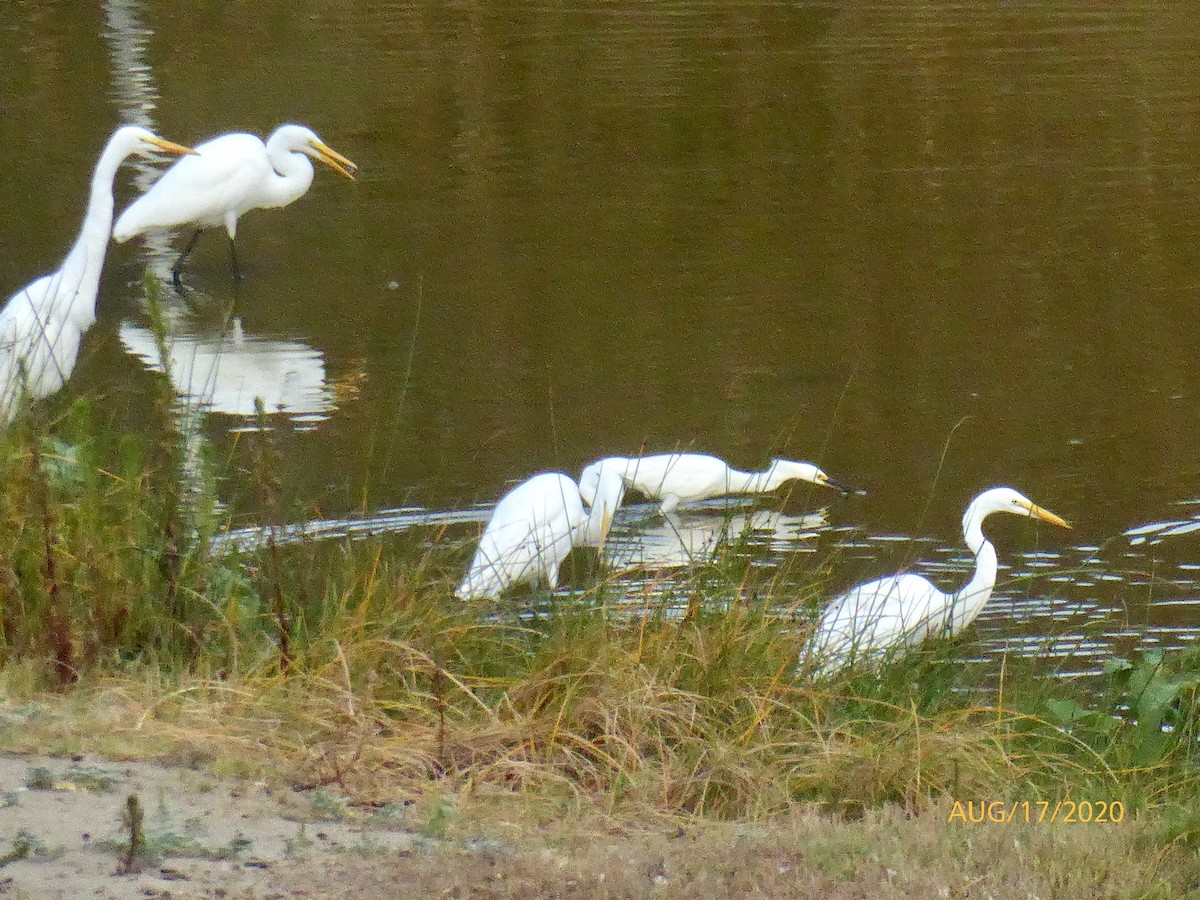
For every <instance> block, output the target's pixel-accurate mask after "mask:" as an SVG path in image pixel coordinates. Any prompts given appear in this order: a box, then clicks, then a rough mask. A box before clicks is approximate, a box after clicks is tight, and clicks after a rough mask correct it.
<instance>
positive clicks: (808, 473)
mask: <svg viewBox="0 0 1200 900" xmlns="http://www.w3.org/2000/svg"><path fill="white" fill-rule="evenodd" d="M769 471H770V473H771V483H772V485H773V486H778V485H780V484H783V483H784V482H785V481H792V480H793V479H794V480H797V481H809V482H812V483H813V484H820V485H824V486H825V487H829V488H833V489H834V490H835V491H841V492H842V493H843V494H859V493H865V491H861V490H859V489H857V488H852V487H850V486H849V485H846V484H842V483H841V482H839V481H834V480H833V479H832V478H830V477H829V476H828V475H826V474H825V473H824V472H822V471H821V470H820V469H818V468H817V467H816V466H814V465H813V464H812V463H806V462H793V461H792V460H790V459H773V460H771V468H770V469H769Z"/></svg>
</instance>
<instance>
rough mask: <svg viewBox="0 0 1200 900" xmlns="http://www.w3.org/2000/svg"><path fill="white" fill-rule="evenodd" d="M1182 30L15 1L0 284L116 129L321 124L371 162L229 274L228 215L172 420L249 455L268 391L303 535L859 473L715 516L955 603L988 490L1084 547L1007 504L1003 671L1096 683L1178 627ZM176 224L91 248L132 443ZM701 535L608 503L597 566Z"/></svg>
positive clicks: (533, 9)
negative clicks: (608, 523) (512, 497)
mask: <svg viewBox="0 0 1200 900" xmlns="http://www.w3.org/2000/svg"><path fill="white" fill-rule="evenodd" d="M1198 44H1200V19H1198V18H1197V17H1196V16H1195V15H1194V14H1193V11H1192V10H1191V9H1190V8H1187V7H1172V6H1170V5H1166V6H1160V5H1157V4H1149V3H1145V4H1142V3H1132V4H1109V5H1097V4H1093V3H1087V2H1058V3H1054V2H1051V3H1044V2H1037V3H1033V2H1029V3H1022V2H1016V3H1005V4H996V3H991V2H966V3H956V4H931V3H917V2H912V3H909V2H901V3H889V4H878V5H875V4H871V3H804V2H794V3H751V2H744V3H703V2H687V0H682V2H645V0H629V2H620V0H618V2H613V3H605V4H594V3H569V2H568V3H559V4H546V5H539V4H512V3H499V2H451V3H417V4H408V3H394V2H370V0H359V2H354V0H344V2H339V3H332V4H331V3H326V2H303V0H301V2H295V0H289V2H282V0H259V2H256V3H254V4H249V5H245V4H238V5H231V4H227V3H218V2H211V3H199V4H187V5H178V4H156V3H150V2H136V0H124V2H118V0H109V2H105V3H102V4H98V5H80V4H78V3H76V2H66V0H60V2H41V0H39V2H32V0H29V2H20V0H17V2H13V3H11V4H9V5H8V6H7V8H6V11H5V13H4V14H3V16H2V17H0V60H2V61H3V66H2V68H0V110H2V115H0V154H2V155H3V157H4V158H5V159H6V160H7V161H8V163H7V166H6V174H5V177H4V178H3V179H2V180H0V210H3V213H2V215H0V285H7V286H9V287H8V288H6V289H5V290H6V291H8V290H12V289H15V288H17V287H18V286H20V285H21V284H24V283H26V282H27V281H29V280H30V279H31V278H32V277H34V276H35V275H37V274H40V273H42V272H45V271H49V270H50V269H52V268H54V267H55V266H56V265H57V263H58V261H59V260H60V259H61V257H62V255H63V254H64V253H65V251H66V249H67V247H68V246H69V244H70V242H71V239H72V236H73V235H74V233H75V231H76V230H77V228H78V224H79V219H80V217H81V214H82V202H83V197H84V189H85V185H86V181H87V178H88V175H89V173H90V170H91V166H92V165H93V163H94V161H95V158H96V155H97V154H98V152H99V148H100V147H101V146H102V145H103V142H104V140H105V139H106V137H107V135H108V134H109V133H110V132H111V131H112V129H113V128H114V127H115V126H116V125H118V124H120V123H122V122H127V121H128V122H138V123H140V124H145V125H149V126H151V127H153V128H155V129H156V130H157V131H158V132H159V133H160V134H162V135H163V136H165V137H167V138H169V139H172V140H176V141H180V142H184V143H198V142H199V141H202V140H204V139H205V138H207V137H210V136H212V135H214V134H217V133H220V132H224V131H230V130H248V131H254V132H257V133H260V134H266V133H268V132H269V131H270V130H271V129H272V128H273V127H274V126H276V125H277V124H280V123H282V122H286V121H298V122H302V123H305V124H307V125H310V126H311V127H313V128H314V129H315V130H316V131H317V132H318V133H319V134H320V135H321V136H322V137H323V138H324V139H325V140H326V141H327V142H328V143H329V144H330V145H332V146H333V147H335V148H336V149H338V150H339V151H341V152H343V153H345V154H346V155H347V156H349V157H350V158H351V159H353V160H354V161H355V162H356V163H358V164H359V166H360V167H361V174H360V177H359V179H358V181H357V182H355V183H349V182H347V181H345V180H343V179H341V178H339V177H337V176H336V175H334V174H333V173H330V172H329V171H327V170H322V171H321V172H318V174H317V177H316V179H315V181H314V184H313V187H312V189H311V190H310V191H309V193H308V194H307V195H306V196H305V197H304V198H303V199H302V200H301V201H299V202H297V203H296V204H294V205H293V206H291V207H289V208H287V209H286V210H282V211H271V212H254V213H251V214H249V215H247V216H246V217H245V218H244V219H243V220H242V223H241V227H240V229H239V232H238V241H239V255H240V260H241V263H242V268H243V271H244V273H245V278H244V280H243V281H242V282H241V283H240V285H239V286H238V288H237V289H236V290H235V287H234V283H233V281H232V280H231V278H230V275H229V269H228V257H227V248H226V246H225V241H224V239H223V237H219V236H210V237H209V238H207V240H205V241H202V242H201V244H200V245H199V246H198V248H197V250H196V251H195V253H194V254H193V256H192V258H191V259H190V261H189V265H188V269H187V288H186V290H185V291H184V293H183V295H182V296H177V295H175V294H174V293H173V292H170V291H168V292H167V296H168V298H169V300H170V319H171V327H172V331H173V332H174V334H175V336H176V340H175V343H174V347H173V350H172V367H171V368H172V371H173V374H174V377H175V379H176V381H177V387H178V389H179V391H180V392H181V394H182V395H183V396H185V397H187V398H190V403H191V404H192V406H193V407H195V406H196V405H198V404H199V405H202V406H206V407H207V410H208V411H207V412H206V414H204V415H195V416H189V417H188V423H189V427H190V428H193V429H194V430H195V432H196V439H197V440H204V441H209V442H212V443H214V444H215V445H216V446H217V447H218V448H219V449H220V450H221V451H222V452H224V453H227V454H230V455H232V456H233V457H235V458H236V457H237V456H238V455H239V453H241V452H242V450H241V442H240V440H239V434H240V433H241V431H243V430H244V429H245V428H247V427H248V426H249V424H250V423H251V419H250V418H249V416H250V414H251V412H252V410H253V406H254V397H255V396H261V397H263V399H264V402H265V404H266V406H267V407H268V409H270V410H276V409H278V408H282V410H283V412H281V413H277V414H275V415H273V416H272V417H271V421H272V425H273V427H274V429H275V431H276V434H277V440H278V443H279V447H280V451H281V454H282V460H283V462H282V467H283V471H282V472H281V475H282V479H283V482H284V484H285V486H286V490H287V492H288V495H289V501H290V503H291V508H293V509H295V510H296V518H297V521H301V520H308V519H311V520H314V521H316V522H318V525H317V526H314V527H320V528H325V529H326V530H325V531H324V532H322V533H328V534H345V533H349V532H353V533H361V532H362V531H364V530H372V529H374V530H380V529H382V530H387V529H388V528H393V529H395V528H404V527H408V525H410V524H412V522H413V521H442V522H445V523H447V524H448V525H449V530H448V533H449V534H450V535H451V536H452V537H454V538H455V539H461V540H466V539H467V538H469V536H470V535H471V534H473V533H475V532H476V531H477V530H478V528H479V525H478V523H479V522H481V521H483V520H485V519H486V517H487V511H488V505H489V504H490V503H493V502H494V501H495V499H496V498H497V497H499V496H500V494H501V493H502V492H503V491H504V490H505V489H506V488H507V487H508V486H509V485H511V484H512V483H515V482H516V481H518V480H521V479H523V478H525V477H527V476H528V475H530V474H533V473H534V472H537V471H541V470H546V469H561V470H564V471H568V472H571V473H573V474H578V472H579V470H580V468H581V467H582V466H583V465H584V464H586V463H587V462H590V461H591V460H593V459H596V458H598V457H600V456H604V455H609V454H620V455H633V454H636V453H638V452H640V451H642V450H643V449H644V450H645V451H646V452H658V451H664V450H672V449H689V450H690V449H695V450H702V451H705V452H711V453H715V454H717V455H720V456H722V457H725V458H727V459H729V460H730V461H731V462H732V463H734V464H735V465H737V466H739V467H741V468H761V467H763V466H764V465H765V464H766V463H767V462H768V460H769V459H770V458H771V457H773V456H784V457H790V458H795V459H807V460H812V461H815V462H818V463H820V464H821V465H822V467H823V468H825V469H826V471H828V472H829V473H830V474H831V475H834V476H835V477H840V478H843V479H845V480H847V481H851V482H854V483H857V484H861V485H863V486H864V487H866V488H867V489H868V490H869V493H868V494H867V495H866V496H861V497H850V498H846V499H844V500H838V499H836V498H833V497H831V496H829V495H826V494H824V493H820V492H817V491H816V490H815V489H814V490H813V491H797V492H796V493H795V495H794V496H793V497H792V498H791V499H790V500H789V501H788V502H787V503H786V504H784V505H782V511H781V502H780V501H778V500H777V501H775V502H774V503H773V504H772V503H768V504H766V505H765V506H759V507H758V508H757V510H756V511H742V512H738V513H736V515H741V516H742V517H743V518H742V520H741V521H740V522H737V523H736V524H737V525H738V526H741V525H745V524H747V523H748V524H749V525H750V526H751V530H750V533H751V534H752V535H753V538H752V540H753V541H754V542H756V544H755V546H756V547H757V548H758V550H757V551H756V552H757V553H758V558H759V559H760V561H761V562H762V563H763V564H767V565H770V564H773V563H778V562H783V561H787V560H792V561H794V559H795V557H796V556H797V555H803V556H805V557H811V558H812V560H813V564H814V565H820V564H822V563H823V562H826V561H832V563H833V564H834V565H833V568H832V572H833V575H832V579H833V582H834V583H833V584H832V585H831V589H837V588H841V587H845V586H848V585H850V584H852V583H854V582H856V581H859V580H862V579H864V578H867V577H873V576H875V575H878V574H881V573H883V572H886V571H891V570H893V569H895V568H896V567H898V566H900V565H902V564H904V563H905V562H915V561H921V564H922V565H921V568H922V571H927V572H929V573H930V574H932V576H933V577H934V578H935V579H940V580H942V581H943V584H944V586H946V587H950V586H953V585H955V584H956V582H957V580H959V579H962V578H964V577H965V576H964V574H963V572H964V571H965V568H966V567H967V564H968V562H969V560H967V559H965V557H966V553H965V551H964V550H963V549H962V543H961V534H960V532H959V521H960V519H961V515H962V510H963V508H964V507H965V505H966V503H967V501H968V500H969V499H970V498H971V497H972V496H973V495H974V494H975V493H977V492H978V491H979V490H981V489H983V488H985V487H989V486H992V485H996V484H1008V485H1011V486H1013V487H1016V488H1018V489H1019V490H1021V491H1022V492H1024V493H1026V494H1027V495H1028V496H1030V497H1031V498H1032V499H1033V500H1034V501H1035V502H1037V503H1039V504H1040V505H1043V506H1046V507H1048V508H1049V509H1052V510H1054V511H1055V512H1057V513H1060V514H1061V515H1063V516H1065V517H1066V518H1067V519H1069V520H1070V521H1071V522H1072V523H1073V524H1074V525H1075V530H1074V531H1071V532H1056V533H1050V531H1055V530H1053V529H1042V530H1037V529H1035V528H1034V527H1033V525H1032V524H1030V523H1027V522H1020V521H1017V520H1012V521H1002V522H994V523H992V522H989V534H991V536H992V537H993V539H994V541H995V542H996V544H997V547H998V549H999V553H1000V559H1001V563H1002V567H1003V570H1002V579H1003V580H1004V584H1003V585H1002V586H1001V588H1000V590H999V591H998V593H997V596H996V597H995V599H994V600H993V602H992V604H991V605H990V606H989V607H988V609H987V610H986V611H985V613H984V616H983V617H982V619H981V622H980V625H979V632H980V635H981V638H982V640H981V644H980V649H981V652H982V653H983V654H984V655H988V654H993V653H997V652H1000V651H1001V650H1002V649H1004V648H1009V649H1014V648H1015V649H1018V650H1026V649H1030V650H1036V651H1037V652H1042V653H1045V654H1048V655H1055V654H1058V655H1062V656H1063V657H1064V658H1065V660H1066V661H1065V662H1064V663H1063V664H1062V665H1061V667H1060V668H1062V669H1063V670H1064V671H1087V670H1090V669H1094V668H1095V667H1096V666H1097V665H1098V660H1100V659H1102V658H1103V657H1104V656H1105V655H1107V654H1108V653H1110V652H1113V651H1114V650H1115V651H1116V652H1122V653H1124V652H1129V651H1130V650H1131V649H1133V648H1135V647H1138V646H1148V645H1164V646H1176V645H1179V644H1181V643H1186V642H1189V641H1191V640H1192V636H1193V631H1194V630H1195V628H1196V627H1197V625H1198V624H1200V619H1198V616H1197V611H1198V609H1200V585H1198V581H1200V574H1198V573H1200V546H1198V544H1197V540H1196V535H1195V534H1190V533H1189V532H1188V528H1189V526H1190V524H1191V523H1193V522H1195V521H1200V511H1198V510H1197V504H1200V499H1198V498H1200V460H1198V459H1197V456H1196V452H1195V448H1196V447H1197V446H1198V445H1200V415H1198V413H1200V390H1198V376H1200V355H1198V354H1197V352H1196V349H1195V344H1196V333H1195V328H1194V324H1193V323H1194V322H1195V319H1196V316H1195V308H1196V303H1197V296H1198V294H1200V235H1198V234H1197V232H1198V231H1200V225H1198V223H1200V166H1197V162H1196V151H1197V146H1198V142H1197V137H1198V134H1197V132H1198V129H1200V87H1197V86H1198V85H1200V54H1197V53H1195V49H1194V48H1195V47H1196V46H1197V45H1198ZM127 169H128V170H129V174H128V176H127V177H125V178H123V179H122V184H121V188H120V191H121V193H120V196H119V200H118V205H119V208H120V206H121V205H123V203H124V202H125V201H127V200H128V199H129V198H130V197H132V196H133V195H134V193H135V192H136V190H137V188H138V186H144V185H146V184H148V183H149V182H150V181H151V180H152V178H153V173H152V172H150V171H147V170H146V168H144V167H143V168H140V169H139V167H138V166H136V165H130V166H128V167H127ZM179 245H180V239H179V237H178V236H177V237H176V238H175V240H174V243H173V244H172V243H171V242H170V241H169V240H156V241H154V242H152V243H150V244H146V243H142V242H135V243H133V244H131V245H123V246H117V245H114V246H113V247H112V248H111V249H110V253H109V257H108V262H107V267H106V270H105V277H104V281H103V283H102V286H101V295H100V300H99V310H100V313H99V315H100V319H99V322H98V324H97V325H96V326H95V327H94V328H93V329H92V331H91V332H90V333H89V334H88V336H87V338H86V340H85V346H84V353H83V359H82V362H81V364H80V366H79V368H78V370H77V372H76V375H75V377H74V379H73V380H72V382H71V384H70V386H69V388H68V390H70V391H74V392H77V393H82V394H88V395H91V396H95V397H97V398H101V401H100V402H101V403H102V404H103V405H104V408H106V409H108V410H110V412H111V415H112V416H114V417H116V418H118V419H122V418H127V419H128V420H129V422H130V423H131V425H130V427H136V423H137V422H138V413H137V409H138V406H139V403H140V402H141V399H140V398H142V397H143V396H144V394H145V392H146V390H147V389H148V387H149V386H150V385H151V383H152V380H153V379H156V378H162V377H163V375H162V374H160V372H159V371H157V370H158V369H161V360H159V359H158V357H157V351H156V350H155V349H154V347H153V345H152V343H149V342H148V341H147V337H148V334H147V331H146V327H147V319H146V314H145V290H144V287H143V285H142V276H143V273H144V272H145V271H146V268H147V266H149V268H150V270H151V271H152V272H154V273H156V274H157V276H158V277H160V278H167V277H169V275H168V272H169V267H170V264H171V262H172V261H173V259H174V254H175V252H176V250H177V248H178V247H179ZM173 247H174V248H175V249H172V248H173ZM224 490H225V491H226V496H224V497H223V499H224V501H225V502H226V503H227V504H228V505H229V508H230V510H231V515H232V516H233V520H234V524H235V525H237V526H251V525H253V524H254V523H255V522H256V521H257V520H258V517H257V512H256V510H255V508H254V505H253V503H252V501H251V500H250V499H249V498H250V497H252V496H253V491H249V490H244V489H240V488H239V487H238V485H237V484H236V483H230V484H228V485H226V487H225V488H224ZM396 510H401V512H395V511H396ZM736 515H735V518H736ZM747 516H748V517H749V518H748V519H747V518H746V517H747ZM1005 518H1009V517H1005ZM685 521H687V522H697V523H698V524H696V525H694V528H695V529H696V530H697V532H698V533H697V534H695V535H692V534H690V533H689V536H687V537H686V539H677V538H678V536H677V535H671V534H664V533H662V530H661V529H662V525H663V523H662V521H661V520H658V521H657V523H656V522H655V520H654V518H653V516H650V515H648V514H646V511H644V510H643V511H642V512H641V513H638V511H636V510H635V511H634V514H629V513H627V514H626V516H625V517H623V519H622V521H621V523H619V526H620V527H619V528H618V531H617V534H616V540H615V541H614V543H613V546H612V547H611V548H610V552H611V553H613V554H617V558H618V561H619V560H620V559H632V560H635V561H642V562H644V561H645V559H646V557H647V556H650V557H654V556H655V555H656V554H657V555H658V557H659V558H662V557H664V556H665V557H666V559H668V560H670V561H672V562H675V561H678V559H679V557H680V555H681V554H682V555H683V556H691V555H693V554H694V552H695V548H696V547H697V546H703V545H704V544H705V542H706V541H707V540H708V537H707V535H710V534H711V532H712V531H713V530H714V528H715V527H716V526H715V525H714V523H713V516H712V515H709V516H708V518H707V519H706V518H705V514H703V513H698V512H694V511H693V512H689V513H688V515H687V517H686V518H685ZM717 521H718V522H719V521H720V520H719V518H718V520H717ZM1142 526H1151V527H1149V528H1147V529H1145V530H1141V531H1138V530H1136V529H1139V528H1140V527H1142ZM692 527H693V526H690V525H689V529H691V528H692ZM655 529H658V530H655ZM1130 530H1134V533H1133V534H1131V535H1125V534H1124V533H1125V532H1127V531H1130ZM1172 532H1173V533H1172ZM621 554H624V555H625V556H623V557H622V556H621Z"/></svg>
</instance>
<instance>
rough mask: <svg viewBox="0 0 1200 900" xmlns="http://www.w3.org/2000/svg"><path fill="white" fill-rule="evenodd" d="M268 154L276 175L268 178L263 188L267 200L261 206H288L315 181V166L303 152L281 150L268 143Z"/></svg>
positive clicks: (301, 195)
mask: <svg viewBox="0 0 1200 900" xmlns="http://www.w3.org/2000/svg"><path fill="white" fill-rule="evenodd" d="M267 156H268V158H269V159H270V160H271V167H272V168H273V169H274V170H275V177H274V178H269V179H267V183H266V185H265V186H264V188H263V192H264V194H266V197H265V198H264V200H266V201H267V202H264V203H259V204H258V205H259V206H276V207H278V206H287V205H288V204H289V203H292V202H294V201H296V200H299V199H300V198H301V197H303V196H304V192H305V191H307V190H308V189H309V187H310V186H311V185H312V181H313V167H312V163H311V162H309V159H308V157H307V156H305V155H304V154H303V153H297V152H295V151H291V150H286V151H279V150H276V149H274V148H272V147H271V145H270V144H269V143H268V145H267Z"/></svg>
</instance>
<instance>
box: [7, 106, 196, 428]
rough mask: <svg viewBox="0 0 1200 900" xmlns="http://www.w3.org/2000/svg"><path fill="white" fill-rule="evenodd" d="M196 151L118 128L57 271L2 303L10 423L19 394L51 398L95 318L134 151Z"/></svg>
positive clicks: (128, 128)
mask: <svg viewBox="0 0 1200 900" xmlns="http://www.w3.org/2000/svg"><path fill="white" fill-rule="evenodd" d="M155 150H165V151H167V152H168V153H178V154H191V153H193V151H192V150H190V149H188V148H187V147H183V146H181V145H179V144H173V143H171V142H170V141H165V140H163V139H162V138H160V137H158V136H157V135H156V134H154V133H153V132H151V131H149V130H147V129H145V128H140V127H138V126H136V125H126V126H123V127H121V128H118V129H117V130H116V131H115V132H113V135H112V137H110V138H109V139H108V143H107V144H106V145H105V147H104V151H103V152H102V153H101V154H100V158H99V160H97V162H96V167H95V169H94V170H93V172H92V183H91V191H90V193H89V196H88V205H87V212H86V213H85V214H84V217H83V225H82V227H81V228H80V229H79V236H78V237H77V238H76V239H75V244H74V246H73V247H71V250H70V251H69V252H68V253H67V255H66V258H65V259H64V260H63V262H62V265H61V266H60V267H59V269H58V271H56V272H52V273H50V274H49V275H45V276H43V277H41V278H39V279H38V280H37V281H34V282H33V283H32V284H29V285H26V286H25V287H24V288H22V289H21V290H19V291H17V292H16V293H15V294H13V295H12V297H10V298H9V299H8V302H7V303H5V304H4V307H3V308H2V309H0V421H3V422H7V421H9V420H10V419H11V418H12V416H13V414H14V412H15V411H16V409H17V406H18V404H19V401H20V397H21V394H22V392H25V393H27V394H28V395H29V396H31V397H34V398H39V397H46V396H49V395H50V394H53V393H54V392H55V391H57V390H58V389H59V388H61V387H62V386H63V384H64V383H65V382H66V380H67V378H69V377H70V375H71V371H72V370H73V369H74V368H75V360H76V358H77V357H78V355H79V345H80V342H81V341H82V340H83V333H84V332H85V331H87V329H88V328H90V327H91V326H92V323H94V322H95V321H96V293H97V291H98V290H99V288H100V272H101V270H102V269H103V268H104V257H105V253H106V251H107V249H108V237H109V231H110V229H111V228H112V217H113V181H114V180H115V179H116V175H117V169H118V168H119V167H120V165H121V163H123V162H124V161H125V160H126V159H127V158H128V157H130V156H132V155H133V154H135V153H136V154H141V155H145V156H149V155H150V154H151V153H152V152H153V151H155Z"/></svg>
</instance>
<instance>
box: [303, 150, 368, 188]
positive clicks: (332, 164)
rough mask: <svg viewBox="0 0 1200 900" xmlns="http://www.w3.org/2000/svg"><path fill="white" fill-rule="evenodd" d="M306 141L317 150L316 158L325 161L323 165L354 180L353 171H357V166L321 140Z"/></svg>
mask: <svg viewBox="0 0 1200 900" xmlns="http://www.w3.org/2000/svg"><path fill="white" fill-rule="evenodd" d="M308 143H309V146H311V147H312V148H313V149H314V150H315V151H317V159H319V160H320V161H321V162H323V163H325V165H327V166H329V168H331V169H333V170H334V171H335V172H337V173H338V174H339V175H344V176H345V177H347V178H349V179H350V180H351V181H353V180H354V173H355V172H357V171H358V166H356V165H355V164H354V163H352V162H351V161H350V160H348V159H346V157H344V156H342V154H340V153H338V152H337V151H336V150H334V149H333V148H332V147H330V146H328V145H327V144H324V143H322V142H321V141H309V142H308Z"/></svg>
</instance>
